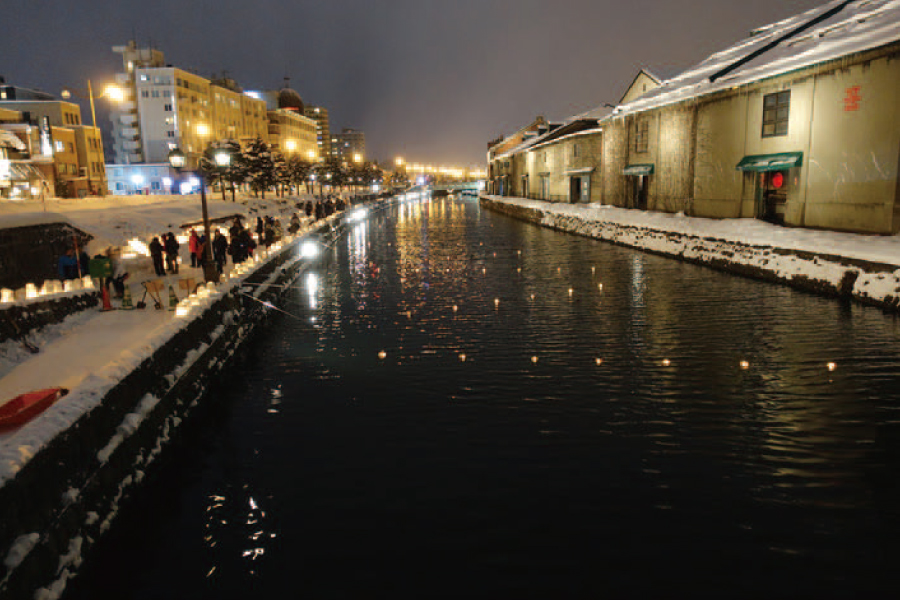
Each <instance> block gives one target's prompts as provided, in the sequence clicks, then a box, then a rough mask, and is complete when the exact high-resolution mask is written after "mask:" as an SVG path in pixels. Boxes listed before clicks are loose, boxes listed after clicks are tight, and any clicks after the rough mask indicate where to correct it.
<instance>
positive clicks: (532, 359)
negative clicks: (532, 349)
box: [531, 356, 538, 364]
mask: <svg viewBox="0 0 900 600" xmlns="http://www.w3.org/2000/svg"><path fill="white" fill-rule="evenodd" d="M537 361H538V357H537V356H532V357H531V362H532V363H534V364H537Z"/></svg>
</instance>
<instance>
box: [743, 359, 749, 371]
mask: <svg viewBox="0 0 900 600" xmlns="http://www.w3.org/2000/svg"><path fill="white" fill-rule="evenodd" d="M741 368H742V369H744V370H745V371H746V370H747V369H749V368H750V361H747V360H742V361H741Z"/></svg>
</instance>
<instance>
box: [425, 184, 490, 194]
mask: <svg viewBox="0 0 900 600" xmlns="http://www.w3.org/2000/svg"><path fill="white" fill-rule="evenodd" d="M431 189H432V191H434V192H435V193H437V194H438V195H441V194H449V193H451V192H462V191H463V190H471V191H473V192H478V191H481V190H483V189H484V182H483V181H467V182H465V183H435V184H434V185H433V186H431Z"/></svg>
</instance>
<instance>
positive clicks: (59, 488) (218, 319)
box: [0, 215, 345, 600]
mask: <svg viewBox="0 0 900 600" xmlns="http://www.w3.org/2000/svg"><path fill="white" fill-rule="evenodd" d="M344 218H345V217H344V215H336V216H335V217H332V218H330V219H329V220H328V222H327V223H326V224H324V225H322V224H318V225H317V226H315V227H314V229H313V230H312V231H310V232H307V233H306V234H305V235H304V236H303V237H300V238H298V239H296V240H294V241H293V242H291V243H289V244H287V245H285V247H283V248H282V249H281V250H280V251H279V252H278V253H275V254H273V255H270V257H269V258H268V260H267V261H266V262H264V263H261V264H259V265H258V266H256V267H255V268H254V270H251V271H250V272H249V273H247V274H246V275H245V276H244V277H243V278H242V279H241V280H239V281H236V282H233V283H230V284H229V283H223V284H222V285H221V286H220V287H219V291H217V292H216V293H214V294H213V295H212V296H210V297H209V298H208V301H207V303H206V304H205V305H204V306H202V307H200V308H198V309H196V313H195V314H193V315H192V316H189V317H188V318H186V319H184V320H183V321H181V322H174V323H173V327H172V328H170V329H169V330H167V333H166V335H168V336H169V337H168V339H165V340H156V341H158V342H159V343H158V344H157V345H156V346H155V348H156V349H155V350H153V351H152V353H150V354H149V355H148V356H147V357H146V358H144V359H143V360H140V361H139V362H137V364H136V366H135V368H133V369H132V370H130V371H129V372H125V373H121V374H120V376H119V377H110V379H112V381H111V382H110V384H109V386H108V387H107V388H106V389H105V392H104V393H103V394H102V397H101V398H98V399H97V401H95V402H93V404H92V408H90V410H86V411H84V412H83V413H81V414H78V415H77V416H76V417H73V422H72V423H71V425H69V426H68V427H67V428H65V429H64V430H63V431H61V433H59V434H58V435H55V436H53V437H52V439H51V440H50V441H49V442H48V443H46V444H45V445H44V446H43V447H41V448H40V449H39V450H37V451H36V452H35V453H34V455H33V456H30V457H28V460H27V461H25V462H24V464H23V465H22V466H21V468H19V469H18V470H17V472H15V473H14V475H13V476H11V477H6V479H5V480H3V478H0V486H2V487H0V514H2V515H3V517H2V519H0V559H2V562H0V600H8V599H21V598H39V599H53V598H58V597H59V596H60V595H61V594H62V592H63V590H64V589H65V586H66V582H67V581H68V580H69V579H70V578H71V577H73V576H74V575H75V573H76V572H77V569H78V567H79V566H80V564H81V561H82V557H83V556H84V555H85V553H86V552H88V551H89V550H90V548H91V546H92V545H93V544H94V542H95V541H96V540H97V539H98V538H99V537H100V536H101V535H102V534H103V533H104V532H105V531H106V530H107V529H108V528H109V527H110V525H111V523H112V521H113V520H114V518H115V516H116V514H117V512H118V508H119V504H120V502H121V500H122V499H123V497H124V496H126V495H127V494H129V493H131V492H132V491H133V489H134V488H135V486H137V484H139V483H140V482H141V480H142V479H143V478H144V476H145V473H146V471H147V468H148V467H149V466H150V465H151V464H152V463H153V462H154V461H155V460H156V459H157V458H158V457H159V455H160V454H161V452H162V451H163V449H164V448H165V447H166V446H167V445H168V444H169V443H170V442H172V441H173V440H175V439H177V437H178V435H179V426H180V425H181V424H182V423H183V422H184V421H185V419H187V418H188V417H189V416H190V415H191V413H192V412H194V411H195V410H196V409H197V407H198V406H199V405H200V403H201V401H203V400H204V399H205V398H206V401H211V400H214V398H212V397H211V395H209V394H207V391H208V389H209V387H210V386H211V385H214V384H215V383H216V382H217V381H218V380H219V379H221V378H222V377H224V376H223V371H224V370H225V369H226V368H227V366H228V365H229V364H230V363H231V362H232V361H233V360H234V358H235V355H236V354H237V353H238V352H239V351H240V349H241V347H242V345H244V343H245V342H246V341H247V339H248V338H249V337H250V336H251V334H252V333H253V332H254V331H255V330H257V329H258V328H259V325H260V324H262V323H264V322H265V320H266V319H267V317H268V315H269V312H270V309H268V308H267V307H266V306H265V305H264V304H263V303H264V302H277V301H278V299H279V297H280V296H281V295H282V294H283V293H284V292H285V290H286V289H288V288H289V287H290V286H291V285H292V284H293V282H294V281H295V280H296V279H297V278H299V277H300V275H301V274H302V273H303V272H304V271H305V270H306V268H307V266H308V265H310V264H311V260H310V259H305V260H304V259H301V258H300V253H299V251H298V246H299V245H300V244H301V243H302V242H303V241H304V239H306V238H307V237H308V236H309V235H316V236H317V239H320V240H322V239H326V240H327V239H328V238H329V237H331V236H333V235H336V231H337V230H336V229H335V226H339V225H340V224H341V222H342V220H343V219H344ZM251 296H252V297H253V298H255V300H254V299H253V298H251ZM182 318H183V317H182ZM177 319H179V317H177V316H173V321H175V320H177ZM98 369H99V371H100V375H97V374H95V375H94V377H98V376H102V368H100V366H98ZM70 396H71V395H70ZM28 451H30V450H29V449H27V448H25V447H23V448H22V452H28Z"/></svg>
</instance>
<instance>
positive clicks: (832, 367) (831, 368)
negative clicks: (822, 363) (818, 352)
mask: <svg viewBox="0 0 900 600" xmlns="http://www.w3.org/2000/svg"><path fill="white" fill-rule="evenodd" d="M826 366H827V367H828V370H829V371H835V370H836V369H837V363H834V362H830V363H828V364H827V365H826Z"/></svg>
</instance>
